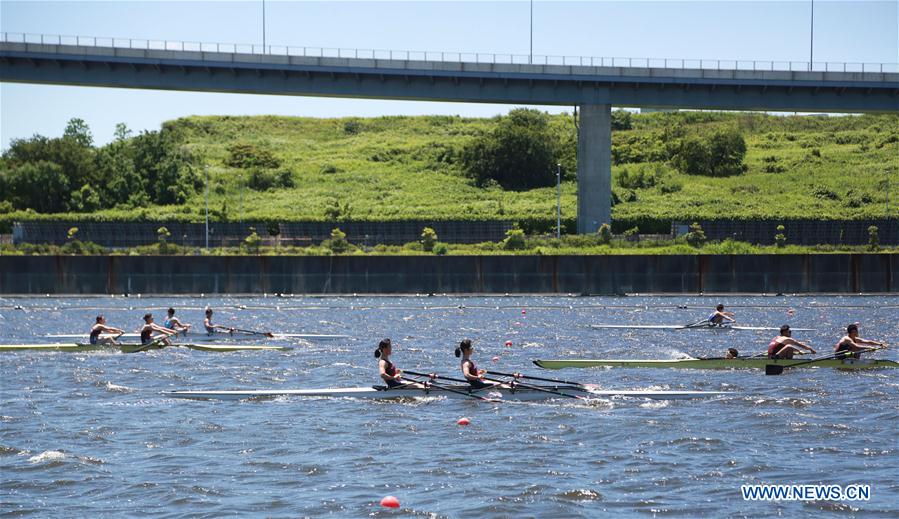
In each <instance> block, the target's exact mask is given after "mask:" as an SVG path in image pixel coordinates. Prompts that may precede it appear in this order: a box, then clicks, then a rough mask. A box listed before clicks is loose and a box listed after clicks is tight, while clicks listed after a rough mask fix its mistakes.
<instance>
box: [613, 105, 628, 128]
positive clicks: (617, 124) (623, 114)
mask: <svg viewBox="0 0 899 519" xmlns="http://www.w3.org/2000/svg"><path fill="white" fill-rule="evenodd" d="M631 119H632V117H631V113H630V112H628V111H627V110H613V111H612V131H619V130H630V129H631V128H633V122H632V121H631Z"/></svg>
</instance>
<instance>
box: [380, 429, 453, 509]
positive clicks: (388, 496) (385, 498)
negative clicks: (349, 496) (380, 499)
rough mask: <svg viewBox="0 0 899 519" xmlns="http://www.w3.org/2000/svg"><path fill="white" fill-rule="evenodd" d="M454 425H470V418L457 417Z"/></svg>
mask: <svg viewBox="0 0 899 519" xmlns="http://www.w3.org/2000/svg"><path fill="white" fill-rule="evenodd" d="M456 425H471V420H469V419H468V418H465V417H464V416H463V417H462V418H459V421H457V422H456ZM388 497H389V496H388ZM385 499H386V498H385ZM394 499H396V498H394ZM397 506H399V505H397Z"/></svg>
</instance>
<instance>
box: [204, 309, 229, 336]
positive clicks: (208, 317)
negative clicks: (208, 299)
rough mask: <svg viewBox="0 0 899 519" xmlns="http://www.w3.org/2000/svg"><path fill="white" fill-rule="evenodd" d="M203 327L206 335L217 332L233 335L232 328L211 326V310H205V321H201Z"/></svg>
mask: <svg viewBox="0 0 899 519" xmlns="http://www.w3.org/2000/svg"><path fill="white" fill-rule="evenodd" d="M203 327H204V328H206V333H207V334H208V335H212V334H214V333H219V332H218V330H222V331H224V332H227V333H234V328H228V327H227V326H222V325H219V324H212V308H207V309H206V319H203Z"/></svg>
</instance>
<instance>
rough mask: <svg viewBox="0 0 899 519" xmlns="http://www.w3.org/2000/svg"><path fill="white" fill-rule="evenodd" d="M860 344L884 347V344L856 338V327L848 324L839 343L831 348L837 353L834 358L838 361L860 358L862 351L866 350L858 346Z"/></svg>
mask: <svg viewBox="0 0 899 519" xmlns="http://www.w3.org/2000/svg"><path fill="white" fill-rule="evenodd" d="M861 344H869V345H871V346H880V347H886V344H884V343H882V342H880V341H872V340H870V339H862V338H861V337H859V336H858V325H857V324H850V325H849V326H847V327H846V335H844V336H843V338H842V339H840V341H839V342H838V343H837V345H836V346H834V347H833V351H834V352H836V353H837V355H836V358H838V359H845V358H850V357H851V358H853V359H857V358H860V357H861V353H862V351H865V350H866V348H862V347H861V346H860V345H861Z"/></svg>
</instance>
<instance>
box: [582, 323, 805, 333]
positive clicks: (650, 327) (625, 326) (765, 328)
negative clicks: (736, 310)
mask: <svg viewBox="0 0 899 519" xmlns="http://www.w3.org/2000/svg"><path fill="white" fill-rule="evenodd" d="M590 328H593V329H594V330H617V329H624V330H718V331H727V330H734V331H744V332H745V331H755V332H776V331H779V330H780V328H779V327H771V326H732V325H726V324H724V325H719V324H709V323H702V324H591V325H590ZM791 330H793V331H794V332H813V331H815V330H814V329H812V328H791Z"/></svg>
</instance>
